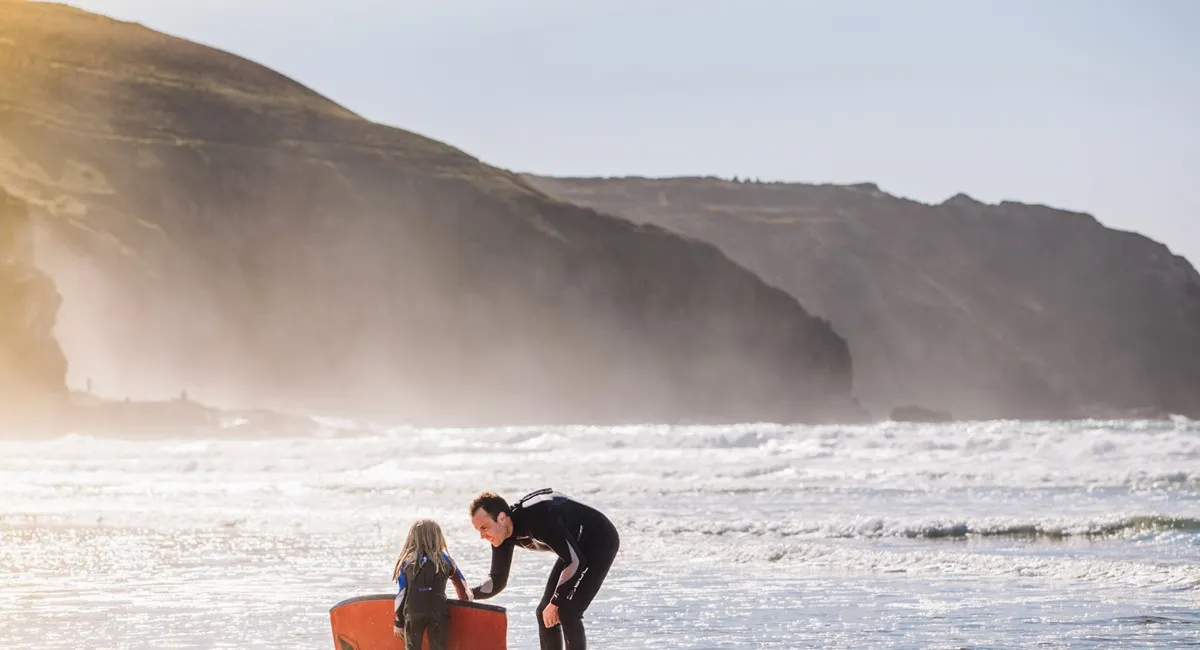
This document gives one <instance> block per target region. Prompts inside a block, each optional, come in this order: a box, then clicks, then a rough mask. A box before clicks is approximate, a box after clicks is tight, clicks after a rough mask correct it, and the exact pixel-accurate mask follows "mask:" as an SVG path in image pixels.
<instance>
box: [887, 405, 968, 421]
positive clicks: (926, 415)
mask: <svg viewBox="0 0 1200 650" xmlns="http://www.w3.org/2000/svg"><path fill="white" fill-rule="evenodd" d="M891 419H892V420H893V421H895V422H953V421H954V416H953V415H951V414H950V413H948V412H946V411H935V410H933V409H927V408H923V407H920V406H897V407H896V408H894V409H892V415H891Z"/></svg>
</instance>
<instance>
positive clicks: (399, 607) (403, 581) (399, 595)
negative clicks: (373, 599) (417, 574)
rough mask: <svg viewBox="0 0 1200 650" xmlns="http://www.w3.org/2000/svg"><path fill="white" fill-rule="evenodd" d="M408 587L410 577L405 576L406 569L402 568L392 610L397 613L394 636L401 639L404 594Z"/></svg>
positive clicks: (393, 628) (393, 625)
mask: <svg viewBox="0 0 1200 650" xmlns="http://www.w3.org/2000/svg"><path fill="white" fill-rule="evenodd" d="M407 587H408V576H406V575H405V574H404V568H403V566H401V569H400V578H399V579H398V580H397V581H396V601H395V607H393V608H392V609H393V610H394V612H395V617H394V620H393V621H392V634H394V635H396V636H397V637H399V638H404V595H405V593H404V592H405V591H406V588H407Z"/></svg>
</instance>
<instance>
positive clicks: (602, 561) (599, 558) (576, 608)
mask: <svg viewBox="0 0 1200 650" xmlns="http://www.w3.org/2000/svg"><path fill="white" fill-rule="evenodd" d="M597 546H598V548H589V549H584V551H583V552H584V554H586V556H587V558H588V565H587V567H586V568H585V569H584V571H583V575H581V576H579V580H578V581H577V582H576V583H575V584H574V585H573V586H572V588H571V590H570V591H568V592H567V597H566V599H564V600H563V602H562V605H560V606H559V608H558V617H559V620H560V621H562V624H561V625H560V627H562V633H563V636H564V637H565V639H566V643H567V649H566V650H587V634H586V633H585V631H584V628H583V613H584V612H586V611H587V608H588V606H589V605H591V604H592V599H593V598H595V597H596V593H597V592H599V591H600V586H601V585H603V584H604V578H605V577H607V576H608V570H609V569H610V568H612V563H613V560H614V559H615V558H616V557H617V550H618V549H619V548H620V546H621V540H620V538H617V537H613V538H612V539H611V540H610V541H609V542H608V543H606V544H603V545H597ZM551 593H553V592H551Z"/></svg>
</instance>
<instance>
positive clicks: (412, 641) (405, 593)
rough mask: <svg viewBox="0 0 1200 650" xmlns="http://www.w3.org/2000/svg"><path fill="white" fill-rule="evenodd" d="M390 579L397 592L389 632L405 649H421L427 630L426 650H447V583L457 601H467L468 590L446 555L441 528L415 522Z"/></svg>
mask: <svg viewBox="0 0 1200 650" xmlns="http://www.w3.org/2000/svg"><path fill="white" fill-rule="evenodd" d="M392 580H395V581H396V584H397V585H398V587H399V590H398V591H397V592H396V621H395V627H394V628H393V630H392V632H393V633H394V634H395V635H396V636H397V637H402V638H403V639H404V647H405V649H406V650H421V640H422V637H424V636H425V631H426V630H428V631H429V650H446V637H447V634H448V632H449V623H450V608H449V605H447V604H446V581H447V580H452V581H454V591H456V592H458V598H459V599H460V600H470V599H471V590H470V589H467V580H466V578H464V577H463V574H462V571H460V570H459V569H458V565H457V564H455V563H454V560H453V559H451V558H450V555H449V554H448V553H447V552H446V538H445V537H443V536H442V527H441V526H439V525H438V523H437V522H436V521H433V520H432V519H418V520H417V521H415V522H413V525H412V527H411V528H409V529H408V539H406V540H404V548H403V549H402V550H401V551H400V557H398V558H396V568H395V569H394V570H393V571H392Z"/></svg>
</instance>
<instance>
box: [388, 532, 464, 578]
mask: <svg viewBox="0 0 1200 650" xmlns="http://www.w3.org/2000/svg"><path fill="white" fill-rule="evenodd" d="M445 550H446V538H445V537H444V536H443V535H442V527H441V526H439V525H438V522H436V521H434V520H432V519H418V520H416V521H414V522H413V524H412V526H411V527H410V528H409V529H408V538H407V539H405V540H404V547H403V548H401V549H400V556H399V557H397V558H396V568H395V569H393V570H392V580H398V579H399V578H400V567H401V565H403V564H404V563H405V562H418V561H420V559H421V556H422V555H424V556H425V557H427V558H429V561H430V562H433V565H434V566H435V567H437V569H438V571H444V572H447V573H449V571H450V566H449V565H448V564H447V563H446V558H444V557H442V552H443V551H445Z"/></svg>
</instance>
